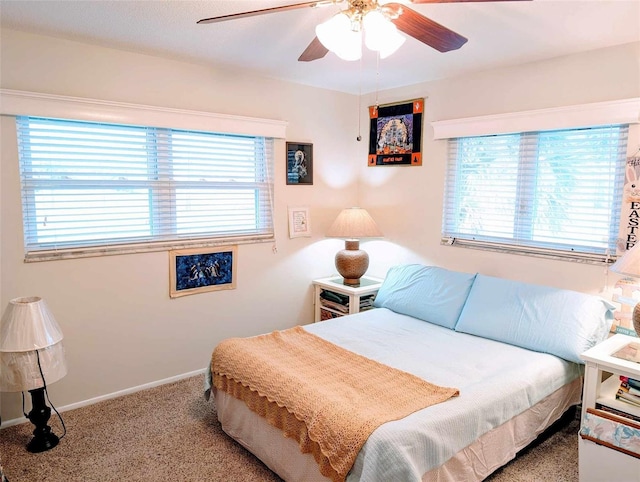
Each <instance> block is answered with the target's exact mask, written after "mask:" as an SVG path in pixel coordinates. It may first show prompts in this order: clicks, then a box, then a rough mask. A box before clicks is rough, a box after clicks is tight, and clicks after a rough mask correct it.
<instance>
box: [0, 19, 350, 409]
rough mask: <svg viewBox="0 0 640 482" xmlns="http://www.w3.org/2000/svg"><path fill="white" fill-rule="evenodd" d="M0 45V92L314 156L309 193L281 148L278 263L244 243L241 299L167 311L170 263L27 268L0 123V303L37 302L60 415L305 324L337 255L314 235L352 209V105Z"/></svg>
mask: <svg viewBox="0 0 640 482" xmlns="http://www.w3.org/2000/svg"><path fill="white" fill-rule="evenodd" d="M1 40H2V44H1V49H2V50H1V52H0V53H1V62H2V64H1V82H0V85H1V86H2V88H7V89H18V90H28V91H34V92H45V93H52V94H60V95H69V96H76V97H90V98H96V99H103V100H112V101H120V102H130V103H136V104H146V105H154V106H166V107H172V108H181V109H190V110H199V111H210V112H216V113H224V114H236V115H243V116H251V117H262V118H269V119H278V120H286V121H288V123H289V124H288V129H287V139H286V140H288V141H297V142H312V143H313V145H314V184H313V186H287V185H286V180H285V145H284V143H285V141H284V140H281V141H278V143H277V146H276V166H275V179H276V187H275V191H276V192H275V200H276V234H277V253H275V254H274V253H273V251H272V248H273V245H272V244H271V243H263V244H256V245H241V246H239V247H238V277H237V289H235V290H227V291H218V292H211V293H203V294H198V295H193V296H186V297H182V298H179V299H170V298H169V294H168V293H169V291H168V290H169V272H168V269H169V261H168V255H167V253H166V252H160V253H148V254H135V255H124V256H109V257H102V258H89V259H76V260H65V261H52V262H40V263H24V262H23V240H22V227H21V206H20V185H19V177H18V162H17V150H16V149H17V148H16V140H15V127H14V122H13V120H12V119H11V118H8V117H7V118H2V124H1V126H0V127H1V134H2V142H1V144H2V151H1V153H2V157H1V165H0V168H1V169H0V186H1V187H0V192H1V197H0V207H1V220H0V229H1V232H2V233H4V234H5V235H6V236H5V235H3V236H2V237H0V245H1V247H2V248H1V249H2V250H1V260H2V271H1V273H0V280H1V282H0V290H1V291H0V294H1V297H0V305H1V306H2V310H4V308H5V307H6V305H7V303H8V301H9V300H10V299H12V298H14V297H17V296H27V295H38V296H42V297H43V298H44V299H46V301H47V303H48V304H49V306H50V307H51V309H52V311H53V313H54V315H55V316H56V319H57V320H58V322H59V324H60V325H61V328H62V330H63V332H64V335H65V346H66V351H67V357H68V365H69V374H68V375H67V376H66V377H65V378H64V379H62V380H61V381H59V382H57V383H55V384H53V385H51V387H50V392H51V397H52V400H53V401H54V403H55V404H56V405H57V406H65V405H68V404H72V403H76V402H79V401H82V400H87V399H90V398H93V397H97V396H101V395H104V394H109V393H112V392H116V391H119V390H123V389H127V388H129V387H134V386H138V385H141V384H145V383H149V382H153V381H155V380H161V379H164V378H168V377H172V376H175V375H179V374H183V373H188V372H191V371H193V370H198V369H202V368H204V367H205V366H206V365H207V362H208V360H209V358H210V355H211V351H212V349H213V347H214V346H215V345H216V344H217V343H218V342H219V341H220V340H222V339H224V338H227V337H230V336H242V335H253V334H258V333H263V332H267V331H271V330H274V329H281V328H288V327H290V326H293V325H295V324H299V323H308V322H311V321H312V315H313V307H312V290H311V284H310V282H311V279H313V278H317V277H323V276H328V275H330V274H332V273H334V272H335V268H334V266H333V256H334V253H335V252H336V251H337V250H338V249H340V247H341V245H342V242H341V241H339V240H335V239H328V238H325V237H324V234H323V233H324V231H326V229H327V228H328V226H329V224H330V223H331V222H332V221H333V219H334V218H335V216H337V214H338V212H339V211H340V209H342V208H343V207H348V206H351V205H353V204H355V203H356V196H357V179H356V164H355V163H354V159H355V157H356V155H355V154H356V151H355V144H356V142H355V136H356V130H357V114H358V104H357V99H356V98H355V97H353V96H350V95H346V94H339V93H336V92H331V91H326V90H319V89H314V88H310V87H306V86H301V85H295V84H288V83H283V82H279V81H275V80H271V79H265V78H248V77H246V76H243V75H242V74H241V73H237V72H236V73H234V72H220V71H216V70H215V69H213V68H210V67H207V66H202V65H194V64H188V63H181V62H176V61H174V60H166V59H160V58H155V57H151V56H146V55H138V54H133V53H130V52H124V51H117V50H112V49H106V48H102V47H97V46H92V45H85V44H81V43H77V42H69V41H65V40H60V39H55V38H47V37H41V36H36V35H30V34H26V33H21V32H16V31H10V30H3V31H2V38H1ZM348 139H349V140H350V141H348ZM287 206H309V207H310V217H311V229H312V234H313V236H312V237H311V238H294V239H289V237H288V228H287V222H288V219H287ZM1 396H2V419H3V420H5V421H6V420H10V419H13V418H16V417H18V416H21V411H20V403H21V402H20V396H19V394H7V393H4V394H2V395H1Z"/></svg>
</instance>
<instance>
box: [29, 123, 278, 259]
mask: <svg viewBox="0 0 640 482" xmlns="http://www.w3.org/2000/svg"><path fill="white" fill-rule="evenodd" d="M17 127H18V148H19V156H20V175H21V182H22V205H23V220H24V236H25V248H26V251H27V259H29V258H36V259H45V258H47V257H51V256H52V255H54V257H58V256H55V254H56V253H57V254H58V255H59V256H63V255H65V254H66V255H71V254H73V255H80V256H81V255H83V254H86V253H90V252H95V251H96V250H98V251H100V252H104V251H107V252H126V251H127V250H153V249H167V248H170V247H184V246H189V245H203V244H218V243H225V242H243V241H259V240H262V239H273V222H272V207H271V204H272V203H271V199H272V192H273V181H272V180H271V176H270V175H269V174H270V171H271V166H272V163H273V154H272V151H273V147H272V145H273V141H272V139H270V138H265V137H252V136H242V135H227V134H216V133H211V132H197V131H188V130H175V129H166V128H155V127H140V126H129V125H114V124H102V123H93V122H78V121H67V120H58V119H45V118H35V117H17Z"/></svg>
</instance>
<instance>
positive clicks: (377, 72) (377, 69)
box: [376, 52, 380, 110]
mask: <svg viewBox="0 0 640 482" xmlns="http://www.w3.org/2000/svg"><path fill="white" fill-rule="evenodd" d="M379 80H380V52H376V110H378V105H379V104H378V81H379Z"/></svg>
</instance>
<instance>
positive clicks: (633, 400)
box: [616, 375, 640, 408]
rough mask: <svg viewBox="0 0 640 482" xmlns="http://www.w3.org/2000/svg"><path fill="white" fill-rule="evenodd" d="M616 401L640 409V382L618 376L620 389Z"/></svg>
mask: <svg viewBox="0 0 640 482" xmlns="http://www.w3.org/2000/svg"><path fill="white" fill-rule="evenodd" d="M616 399H618V400H620V401H621V402H626V403H629V404H631V405H634V406H636V407H638V408H640V380H636V379H635V378H629V377H625V376H623V375H620V388H618V392H617V393H616Z"/></svg>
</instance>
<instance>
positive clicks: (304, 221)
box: [289, 207, 311, 238]
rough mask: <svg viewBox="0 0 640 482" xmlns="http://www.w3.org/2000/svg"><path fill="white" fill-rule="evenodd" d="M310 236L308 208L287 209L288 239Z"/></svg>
mask: <svg viewBox="0 0 640 482" xmlns="http://www.w3.org/2000/svg"><path fill="white" fill-rule="evenodd" d="M303 236H311V223H310V220H309V208H306V207H304V208H289V237H290V238H300V237H303Z"/></svg>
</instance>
